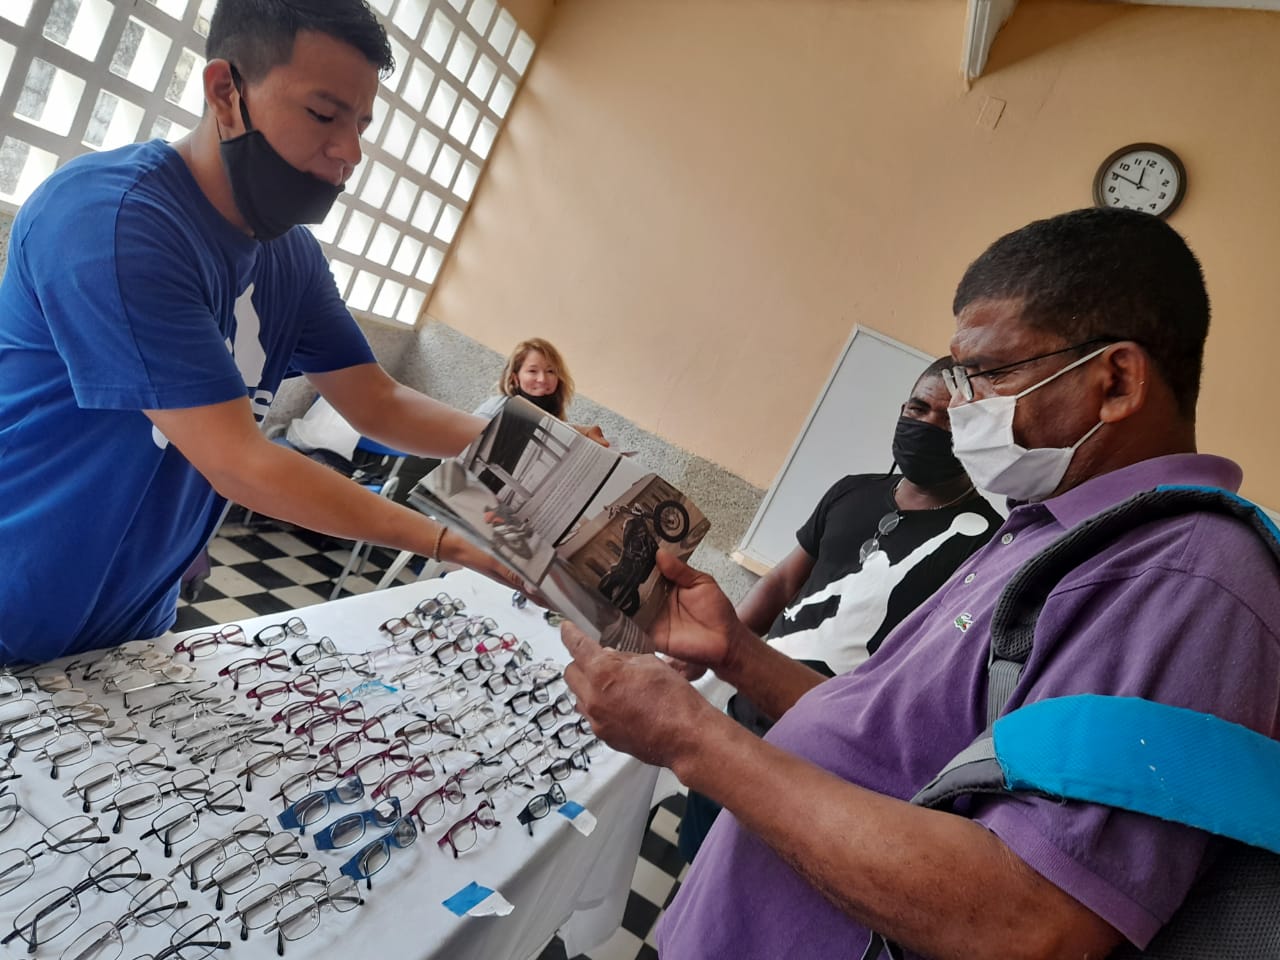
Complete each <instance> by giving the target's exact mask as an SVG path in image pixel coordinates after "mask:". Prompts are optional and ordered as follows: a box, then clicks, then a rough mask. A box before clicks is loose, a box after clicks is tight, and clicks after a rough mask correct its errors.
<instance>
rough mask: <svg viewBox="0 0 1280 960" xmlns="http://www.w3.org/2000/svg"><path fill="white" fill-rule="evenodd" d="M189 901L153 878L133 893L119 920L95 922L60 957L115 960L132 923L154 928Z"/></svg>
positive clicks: (64, 958) (182, 908) (170, 887)
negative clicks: (125, 933) (126, 931)
mask: <svg viewBox="0 0 1280 960" xmlns="http://www.w3.org/2000/svg"><path fill="white" fill-rule="evenodd" d="M188 906H190V904H188V903H187V901H185V900H182V899H179V897H178V894H177V893H175V892H174V889H173V884H172V883H170V882H169V881H168V880H165V879H159V880H152V881H151V882H149V883H148V884H147V885H146V886H144V887H143V888H142V889H141V890H139V891H138V892H137V893H136V894H134V896H133V900H132V901H130V903H129V910H128V912H127V913H125V914H124V915H123V916H122V917H120V918H119V919H118V920H115V921H111V920H104V921H103V922H102V923H98V924H95V925H94V926H92V927H90V928H89V929H88V930H86V931H85V932H84V933H82V934H80V936H78V937H76V939H75V940H73V941H72V942H71V944H70V945H69V946H68V947H67V949H65V950H64V951H62V958H61V960H116V958H117V957H119V956H120V955H121V954H123V953H124V936H123V934H124V931H125V928H126V927H128V926H129V924H137V925H138V926H140V927H155V926H158V925H160V924H162V923H164V922H166V921H167V920H168V919H169V918H170V917H172V916H173V915H174V914H175V913H177V912H178V911H179V910H185V909H186V908H187V907H188Z"/></svg>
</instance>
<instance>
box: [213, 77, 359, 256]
mask: <svg viewBox="0 0 1280 960" xmlns="http://www.w3.org/2000/svg"><path fill="white" fill-rule="evenodd" d="M231 79H232V80H233V81H234V82H235V85H236V89H237V90H238V91H240V116H241V117H242V118H243V119H244V128H245V132H244V133H242V134H241V135H240V136H238V137H232V138H231V139H230V140H223V141H222V143H221V144H220V147H219V149H220V151H221V153H222V165H223V167H224V168H226V171H227V179H228V180H230V182H231V197H232V199H233V200H235V203H236V209H237V210H239V211H240V216H242V217H244V220H245V223H247V224H248V225H249V229H250V230H252V231H253V235H254V237H255V238H257V239H258V240H261V241H263V242H266V241H268V240H274V239H275V238H276V237H278V236H281V235H282V234H284V233H287V232H288V231H289V230H291V229H293V228H294V227H296V226H297V225H298V224H300V223H320V222H322V221H323V220H324V218H325V217H327V216H328V215H329V208H330V207H332V206H333V201H335V200H337V199H338V194H340V193H341V192H342V187H341V186H334V185H333V184H332V183H326V182H325V181H324V180H321V179H320V178H319V177H313V176H312V175H311V174H309V173H307V172H305V171H303V170H299V169H298V168H297V167H295V166H293V165H292V164H291V163H289V161H287V160H286V159H285V158H284V157H282V156H280V154H278V153H276V151H275V148H273V147H272V146H271V144H269V143H267V138H266V137H264V136H263V135H262V132H261V131H260V130H255V129H253V124H252V122H251V121H250V120H249V108H248V107H246V106H245V105H244V86H243V83H242V81H241V79H240V72H239V71H238V70H237V69H236V68H235V67H232V68H231Z"/></svg>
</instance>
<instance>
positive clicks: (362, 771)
mask: <svg viewBox="0 0 1280 960" xmlns="http://www.w3.org/2000/svg"><path fill="white" fill-rule="evenodd" d="M414 759H415V758H414V755H413V752H412V751H411V750H410V749H409V744H408V743H407V742H405V741H404V740H392V741H391V742H390V744H389V745H388V746H387V747H386V748H385V749H383V750H379V751H378V752H376V753H367V754H364V755H363V756H360V757H357V758H356V759H355V761H354V762H352V763H351V765H350V766H348V767H346V768H345V769H341V770H338V771H337V773H336V774H334V769H335V767H336V766H340V765H339V764H337V763H336V760H335V758H332V757H331V758H330V759H329V760H328V761H323V762H322V763H321V764H319V765H317V766H316V768H315V773H316V775H317V776H319V777H321V778H322V779H324V778H326V777H328V778H330V779H333V778H335V777H336V778H338V779H346V778H348V777H359V778H360V780H361V781H363V782H364V785H365V786H366V787H369V786H372V785H373V784H375V783H377V782H378V781H379V780H381V779H382V778H383V777H384V776H386V774H387V771H388V769H390V768H392V767H406V766H408V765H409V764H411V763H412V762H413V761H414Z"/></svg>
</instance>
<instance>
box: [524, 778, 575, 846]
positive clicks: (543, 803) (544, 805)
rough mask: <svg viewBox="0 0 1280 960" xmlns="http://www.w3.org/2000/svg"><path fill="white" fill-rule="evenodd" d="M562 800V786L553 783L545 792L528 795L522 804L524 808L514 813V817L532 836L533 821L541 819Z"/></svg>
mask: <svg viewBox="0 0 1280 960" xmlns="http://www.w3.org/2000/svg"><path fill="white" fill-rule="evenodd" d="M564 802H565V795H564V788H563V787H561V786H560V784H558V783H553V784H552V785H551V789H550V790H548V791H547V792H546V793H540V794H538V795H537V796H535V797H530V798H529V802H528V803H526V804H525V805H524V809H523V810H521V811H520V812H519V813H518V814H516V819H517V820H519V821H520V822H521V823H523V824H524V825H525V827H526V828H527V829H528V831H529V836H531V837H532V836H533V821H535V820H541V819H542V818H543V817H545V816H546V815H547V814H549V813H550V812H551V811H552V810H553V809H555V808H556V807H558V806H560V805H561V804H562V803H564Z"/></svg>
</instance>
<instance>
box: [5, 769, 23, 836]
mask: <svg viewBox="0 0 1280 960" xmlns="http://www.w3.org/2000/svg"><path fill="white" fill-rule="evenodd" d="M7 766H8V764H7V763H5V762H4V761H3V760H0V769H2V768H4V767H7ZM10 769H12V768H10ZM17 776H19V774H14V778H16V777H17ZM0 779H4V777H3V776H0ZM21 809H22V804H20V803H19V802H18V797H17V795H16V794H14V793H13V792H12V791H11V790H10V789H9V785H8V784H5V785H4V786H0V833H4V832H5V831H6V830H8V829H9V828H10V827H11V826H13V821H14V820H15V819H17V816H18V811H19V810H21Z"/></svg>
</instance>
